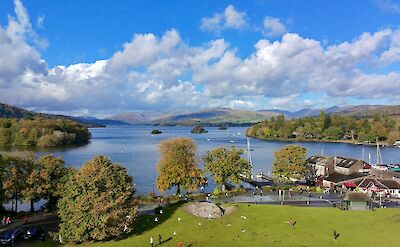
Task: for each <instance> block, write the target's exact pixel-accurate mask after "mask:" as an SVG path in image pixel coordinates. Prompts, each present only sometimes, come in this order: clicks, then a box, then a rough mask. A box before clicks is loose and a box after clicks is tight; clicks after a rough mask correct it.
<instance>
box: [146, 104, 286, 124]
mask: <svg viewBox="0 0 400 247" xmlns="http://www.w3.org/2000/svg"><path fill="white" fill-rule="evenodd" d="M277 115H279V114H278V113H274V112H257V111H248V110H234V109H230V108H216V109H208V110H202V111H198V112H192V113H186V114H178V115H170V116H167V117H160V118H158V119H153V120H152V121H151V122H150V123H151V124H154V125H197V124H202V125H221V124H227V125H248V124H253V123H257V122H260V121H262V120H264V119H266V118H270V117H272V116H277Z"/></svg>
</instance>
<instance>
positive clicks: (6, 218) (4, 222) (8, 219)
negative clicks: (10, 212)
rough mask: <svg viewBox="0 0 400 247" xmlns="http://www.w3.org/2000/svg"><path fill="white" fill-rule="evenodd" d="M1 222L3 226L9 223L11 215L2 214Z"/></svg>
mask: <svg viewBox="0 0 400 247" xmlns="http://www.w3.org/2000/svg"><path fill="white" fill-rule="evenodd" d="M1 223H2V224H3V226H7V225H9V224H11V217H10V216H7V217H6V216H4V217H3V219H2V220H1Z"/></svg>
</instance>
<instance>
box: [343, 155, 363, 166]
mask: <svg viewBox="0 0 400 247" xmlns="http://www.w3.org/2000/svg"><path fill="white" fill-rule="evenodd" d="M364 163H365V162H364V161H362V160H357V159H351V158H342V157H337V158H336V166H339V167H343V168H350V167H352V166H354V165H361V164H362V165H363V167H364Z"/></svg>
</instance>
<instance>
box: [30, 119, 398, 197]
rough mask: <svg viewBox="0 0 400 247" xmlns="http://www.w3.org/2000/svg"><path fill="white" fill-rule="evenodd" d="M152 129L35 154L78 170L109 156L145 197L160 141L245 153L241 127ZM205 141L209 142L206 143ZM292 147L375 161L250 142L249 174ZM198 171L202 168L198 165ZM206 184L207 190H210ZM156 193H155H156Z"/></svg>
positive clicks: (346, 150) (107, 132)
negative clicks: (54, 158)
mask: <svg viewBox="0 0 400 247" xmlns="http://www.w3.org/2000/svg"><path fill="white" fill-rule="evenodd" d="M154 128H155V127H152V126H109V127H107V128H93V129H90V131H91V133H92V139H91V142H90V143H89V144H87V145H85V146H80V147H73V148H71V147H69V148H63V149H56V150H51V151H37V152H36V153H37V154H38V155H42V154H45V153H49V152H50V153H54V154H55V155H57V156H60V157H63V158H64V159H65V161H66V164H67V165H71V166H75V167H80V166H81V165H82V164H83V163H84V162H85V161H88V160H90V159H91V158H92V157H93V156H95V155H98V154H104V155H107V156H109V157H110V158H111V159H112V161H113V162H119V163H121V164H122V165H123V166H125V167H126V168H127V169H128V172H129V174H130V175H132V176H133V177H134V182H135V184H136V188H137V194H146V193H148V192H151V191H153V189H154V190H155V191H156V192H157V190H156V189H155V188H154V181H155V178H156V164H157V161H158V159H159V153H158V150H157V144H158V143H159V142H160V141H161V140H164V139H167V138H173V137H190V138H193V139H194V140H195V141H196V143H197V145H198V151H199V152H198V154H199V157H201V156H202V155H203V154H204V153H205V152H206V151H207V150H210V149H213V148H215V147H219V146H225V147H230V146H232V145H234V146H236V147H239V148H243V149H246V145H247V144H246V136H245V131H246V128H244V127H231V128H228V130H219V129H218V128H217V127H208V128H206V129H207V130H208V131H209V132H208V133H206V134H191V133H190V130H191V128H190V127H171V126H159V127H157V128H158V129H160V130H161V131H162V132H163V133H162V134H160V135H151V134H150V132H151V130H152V129H154ZM208 139H209V140H208ZM289 143H295V144H300V145H303V146H304V147H306V148H307V150H308V156H311V155H320V154H321V153H322V152H323V153H324V154H325V155H332V156H334V155H335V154H336V155H337V156H344V157H353V158H362V153H363V152H362V150H363V149H364V150H365V151H364V153H365V157H364V158H365V160H366V161H367V162H368V154H369V153H370V154H371V160H372V161H374V160H376V156H375V154H376V148H375V147H367V146H365V147H364V146H356V145H352V144H344V143H321V142H280V141H262V140H257V139H251V148H252V149H254V151H252V160H253V170H254V172H255V173H258V172H259V171H263V172H264V173H265V174H268V173H269V172H270V171H271V170H272V163H273V160H274V152H275V151H277V150H278V149H279V148H281V147H282V146H284V145H286V144H289ZM322 150H323V151H322ZM381 153H382V157H383V162H384V163H400V148H394V147H383V148H381ZM200 166H201V167H202V165H201V164H200ZM212 189H213V186H212V184H210V186H209V188H208V190H212ZM157 193H158V192H157ZM169 193H171V192H169Z"/></svg>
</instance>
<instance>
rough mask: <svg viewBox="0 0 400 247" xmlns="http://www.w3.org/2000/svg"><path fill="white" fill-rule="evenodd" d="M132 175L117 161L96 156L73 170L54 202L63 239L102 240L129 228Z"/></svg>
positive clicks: (133, 213) (133, 216)
mask: <svg viewBox="0 0 400 247" xmlns="http://www.w3.org/2000/svg"><path fill="white" fill-rule="evenodd" d="M134 192H135V189H134V186H133V182H132V177H130V176H129V175H128V174H127V170H126V169H125V168H124V167H122V166H121V165H120V164H115V163H112V162H111V160H110V159H109V158H107V157H105V156H97V157H94V158H93V159H92V160H90V161H88V162H86V163H85V164H84V165H83V166H82V168H81V169H80V170H79V171H77V172H75V173H74V174H73V175H72V176H71V177H70V179H69V180H68V182H67V183H66V185H65V187H64V193H63V197H62V198H61V199H60V200H59V202H58V215H59V217H60V230H59V232H58V234H57V236H56V238H57V239H59V238H61V239H62V241H63V242H75V243H80V242H84V241H91V240H95V241H102V240H106V239H110V238H113V237H117V236H119V235H121V234H123V233H124V231H130V230H132V228H133V223H134V220H135V219H136V214H137V211H136V208H135V207H134V204H133V194H134Z"/></svg>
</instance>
